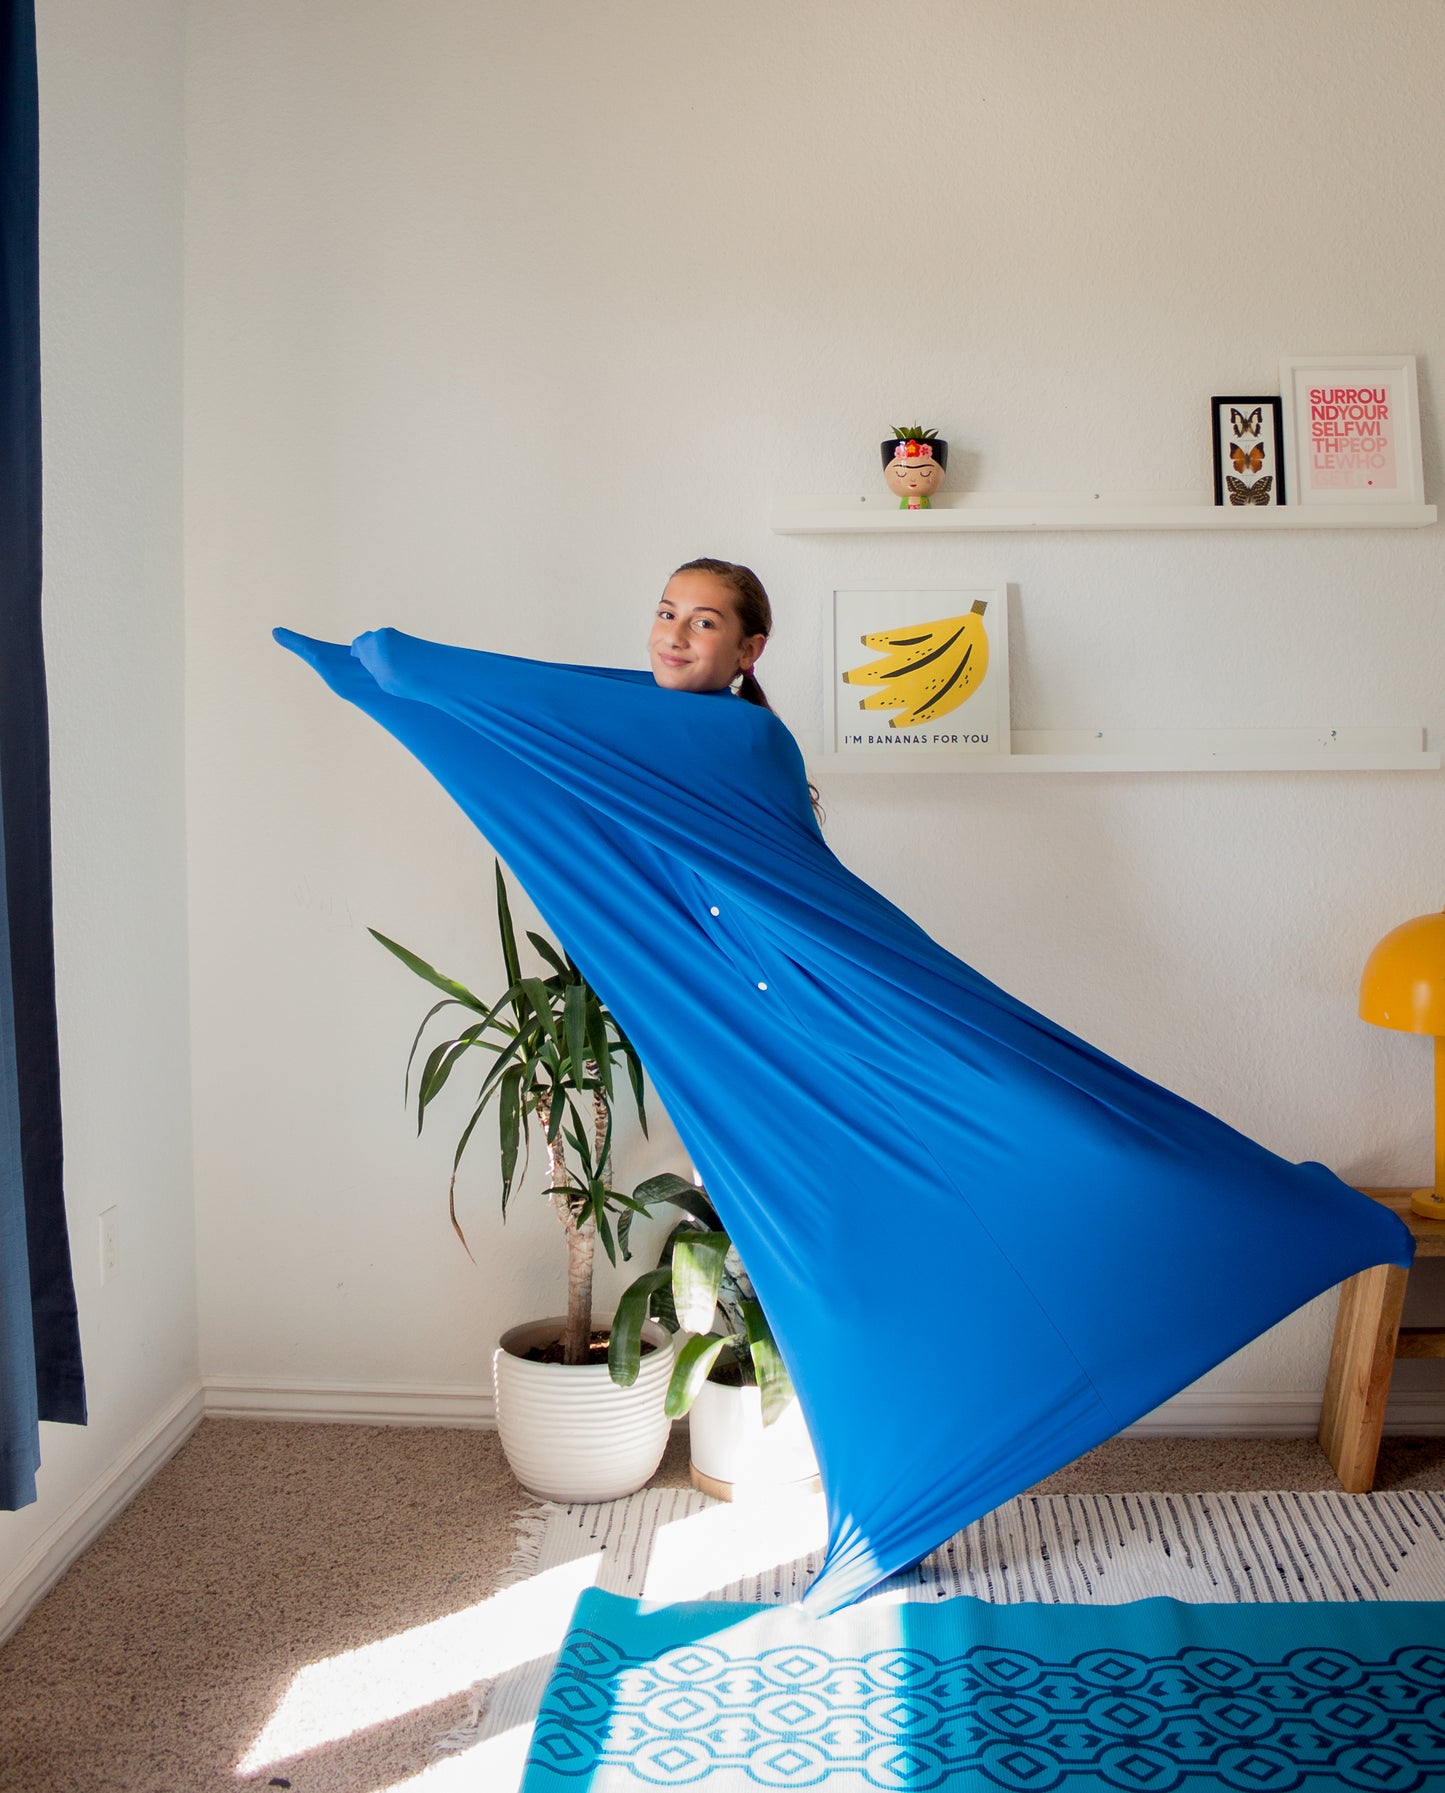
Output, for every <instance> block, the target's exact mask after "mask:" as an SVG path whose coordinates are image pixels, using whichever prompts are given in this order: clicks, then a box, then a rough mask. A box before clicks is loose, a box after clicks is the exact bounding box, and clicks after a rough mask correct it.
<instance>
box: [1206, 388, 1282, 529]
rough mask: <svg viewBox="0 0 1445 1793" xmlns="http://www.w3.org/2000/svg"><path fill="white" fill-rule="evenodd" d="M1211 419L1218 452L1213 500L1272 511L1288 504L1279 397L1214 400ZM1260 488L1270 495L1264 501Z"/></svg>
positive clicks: (1211, 433) (1265, 395) (1210, 403)
mask: <svg viewBox="0 0 1445 1793" xmlns="http://www.w3.org/2000/svg"><path fill="white" fill-rule="evenodd" d="M1209 421H1210V439H1211V443H1212V446H1213V451H1214V502H1215V503H1216V504H1220V505H1230V506H1237V507H1238V508H1239V509H1240V510H1252V509H1255V508H1260V509H1265V510H1273V509H1275V508H1277V507H1278V506H1279V505H1282V504H1286V503H1288V495H1287V493H1286V491H1285V480H1284V411H1283V401H1282V400H1281V399H1280V396H1279V394H1278V393H1273V392H1266V393H1256V394H1253V395H1250V396H1248V397H1239V396H1233V397H1231V396H1228V395H1226V396H1225V397H1222V398H1212V399H1210V401H1209ZM1266 481H1267V482H1268V483H1267V484H1264V482H1266ZM1262 486H1263V490H1264V492H1265V493H1266V494H1267V495H1266V496H1264V497H1261V496H1260V492H1261V487H1262Z"/></svg>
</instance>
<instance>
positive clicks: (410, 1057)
mask: <svg viewBox="0 0 1445 1793" xmlns="http://www.w3.org/2000/svg"><path fill="white" fill-rule="evenodd" d="M454 1003H455V1004H456V1006H457V1007H458V1008H466V1007H467V1006H468V1005H467V1004H466V1003H464V1002H457V999H456V997H455V996H444V997H443V998H442V1000H441V1001H440V1002H434V1003H433V1004H432V1006H431V1007H430V1008H429V1009H428V1010H427V1012H426V1013H425V1014H424V1015H423V1016H422V1019H421V1026H420V1027H419V1028H418V1029H417V1030H416V1038H415V1039H414V1040H413V1041H412V1043H411V1051H410V1052H408V1053H407V1055H406V1082H405V1084H404V1085H403V1093H402V1101H403V1103H405V1104H407V1105H410V1102H411V1067H412V1065H413V1064H414V1063H415V1062H416V1049H417V1047H418V1046H420V1045H421V1036H422V1035H423V1034H424V1033H425V1032H426V1030H427V1025H428V1023H429V1022H430V1021H431V1020H432V1019H433V1018H434V1017H435V1016H437V1015H439V1014H440V1013H441V1012H442V1010H443V1009H449V1008H451V1007H452V1005H453V1004H454Z"/></svg>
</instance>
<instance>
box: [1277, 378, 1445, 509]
mask: <svg viewBox="0 0 1445 1793" xmlns="http://www.w3.org/2000/svg"><path fill="white" fill-rule="evenodd" d="M1280 383H1281V385H1282V387H1283V390H1284V395H1285V422H1286V426H1287V449H1288V458H1289V475H1290V478H1291V480H1292V489H1291V501H1292V502H1293V503H1296V504H1366V505H1368V504H1386V505H1390V504H1394V505H1399V504H1423V503H1424V502H1425V482H1424V477H1423V474H1422V472H1421V467H1420V413H1419V408H1418V401H1417V398H1416V391H1415V357H1414V356H1413V355H1358V356H1353V357H1345V356H1340V357H1338V358H1332V357H1329V356H1313V357H1305V356H1301V357H1298V358H1288V359H1286V360H1284V361H1282V362H1281V363H1280Z"/></svg>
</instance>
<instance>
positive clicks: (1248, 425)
mask: <svg viewBox="0 0 1445 1793" xmlns="http://www.w3.org/2000/svg"><path fill="white" fill-rule="evenodd" d="M1263 414H1264V406H1263V405H1256V406H1255V407H1254V409H1253V410H1252V411H1236V410H1235V408H1234V406H1233V405H1231V406H1230V407H1229V427H1230V429H1231V430H1233V432H1234V434H1235V435H1236V436H1257V435H1258V434H1259V429H1260V423H1261V420H1262V418H1263Z"/></svg>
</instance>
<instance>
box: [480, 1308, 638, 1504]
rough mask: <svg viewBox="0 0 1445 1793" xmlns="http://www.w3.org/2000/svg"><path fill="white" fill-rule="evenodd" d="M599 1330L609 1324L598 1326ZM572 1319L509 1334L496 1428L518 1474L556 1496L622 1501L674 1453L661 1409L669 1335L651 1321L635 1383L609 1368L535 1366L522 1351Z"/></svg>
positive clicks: (497, 1372) (503, 1347)
mask: <svg viewBox="0 0 1445 1793" xmlns="http://www.w3.org/2000/svg"><path fill="white" fill-rule="evenodd" d="M596 1324H597V1325H598V1326H599V1327H601V1326H604V1325H605V1324H606V1322H605V1321H598V1322H596ZM565 1325H566V1322H565V1320H562V1319H552V1320H532V1321H529V1322H528V1323H527V1324H526V1325H524V1326H514V1327H512V1329H511V1330H510V1331H509V1332H504V1333H503V1334H502V1338H501V1342H500V1343H499V1344H498V1346H497V1348H496V1350H495V1351H494V1352H493V1353H492V1387H493V1389H494V1391H495V1393H496V1399H497V1430H498V1431H499V1432H500V1433H501V1435H502V1449H503V1450H504V1451H505V1452H506V1454H507V1462H508V1463H509V1464H510V1465H511V1468H512V1474H513V1475H514V1476H516V1478H517V1480H518V1481H519V1482H520V1483H521V1484H522V1486H523V1487H524V1488H526V1489H528V1490H529V1491H530V1492H531V1493H533V1494H541V1495H544V1496H545V1497H546V1498H547V1499H549V1500H617V1499H619V1498H620V1497H621V1496H622V1495H624V1494H632V1493H634V1492H635V1491H636V1490H637V1489H639V1488H640V1487H642V1485H643V1484H644V1483H645V1482H646V1481H648V1480H649V1478H650V1477H651V1475H652V1473H653V1471H654V1470H655V1469H656V1468H657V1466H658V1464H659V1463H660V1462H661V1461H662V1453H663V1452H664V1451H665V1450H666V1449H667V1439H668V1434H669V1432H670V1430H671V1422H670V1421H669V1420H668V1417H667V1415H666V1414H665V1413H664V1412H663V1410H662V1404H663V1402H664V1400H665V1399H666V1398H667V1384H668V1381H669V1379H670V1377H671V1375H672V1339H671V1337H670V1335H669V1334H668V1333H667V1332H666V1331H664V1329H663V1328H662V1327H661V1326H657V1325H655V1324H653V1323H652V1322H651V1321H649V1322H648V1323H647V1325H645V1326H644V1327H643V1331H642V1336H643V1338H644V1339H645V1340H646V1341H647V1342H648V1343H649V1344H651V1345H652V1346H654V1347H655V1348H654V1349H653V1350H652V1351H649V1352H647V1353H645V1354H644V1356H643V1359H642V1365H641V1368H640V1369H639V1370H638V1372H637V1380H636V1382H634V1383H633V1385H632V1387H631V1388H619V1387H618V1385H617V1384H616V1383H615V1382H614V1381H613V1380H612V1377H611V1376H610V1375H609V1374H608V1370H607V1365H606V1364H605V1363H602V1364H563V1363H528V1362H527V1360H526V1359H525V1358H524V1357H521V1356H519V1355H517V1353H519V1352H523V1351H527V1350H529V1349H530V1348H531V1347H533V1346H534V1345H548V1344H551V1343H552V1342H553V1341H554V1340H555V1339H557V1338H559V1337H560V1336H561V1334H562V1331H563V1329H564V1327H565Z"/></svg>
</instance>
